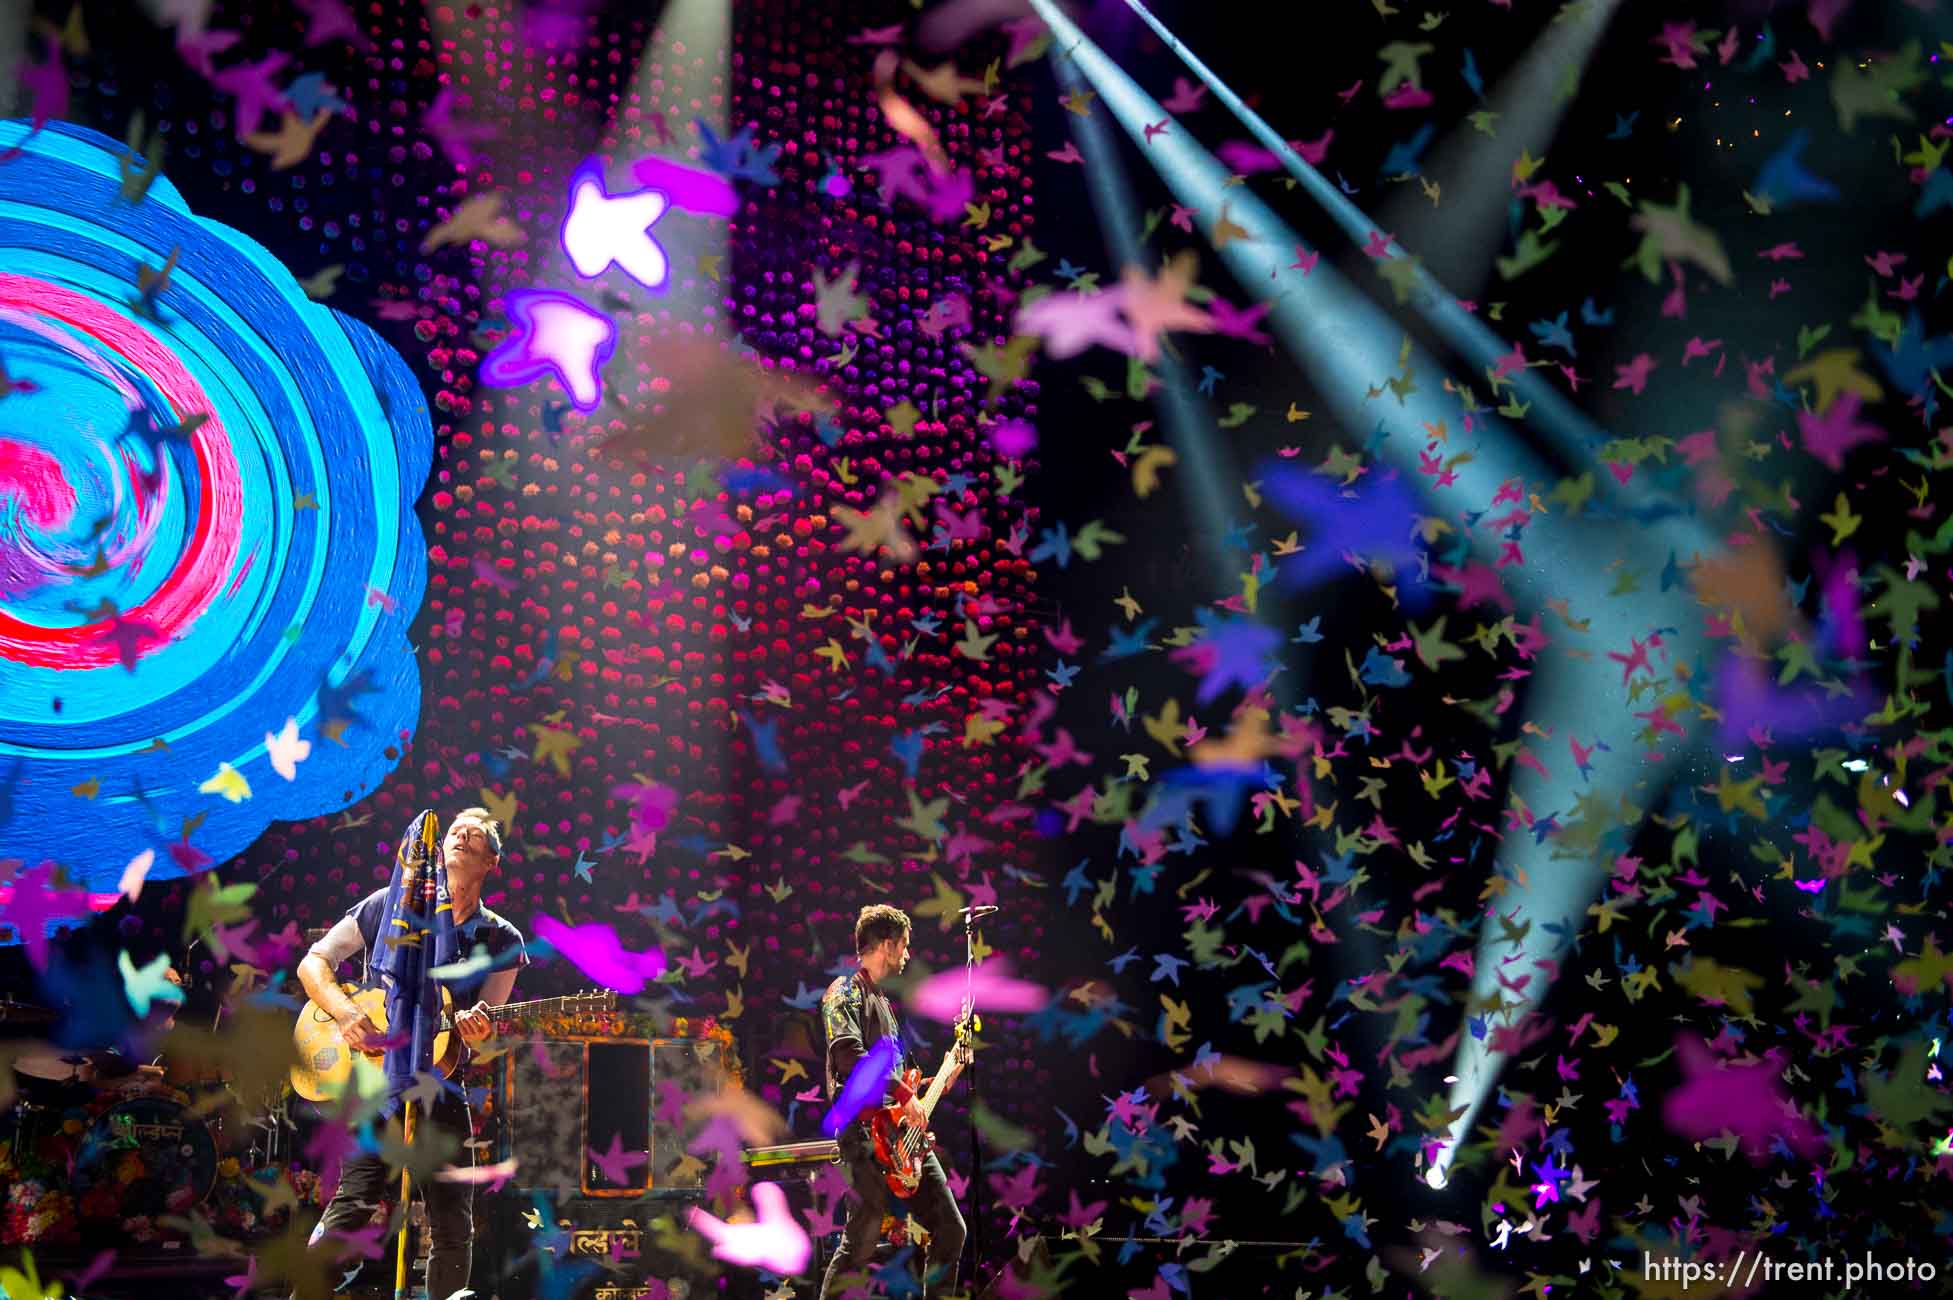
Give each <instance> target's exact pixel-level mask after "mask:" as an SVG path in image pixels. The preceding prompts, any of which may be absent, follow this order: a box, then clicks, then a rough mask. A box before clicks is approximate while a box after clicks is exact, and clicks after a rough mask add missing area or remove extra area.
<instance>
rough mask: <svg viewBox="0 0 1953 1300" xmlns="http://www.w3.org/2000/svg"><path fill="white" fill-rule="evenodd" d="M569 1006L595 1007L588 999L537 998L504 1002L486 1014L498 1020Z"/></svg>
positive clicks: (557, 1009)
mask: <svg viewBox="0 0 1953 1300" xmlns="http://www.w3.org/2000/svg"><path fill="white" fill-rule="evenodd" d="M571 1004H580V1005H587V1006H594V1005H595V1004H594V1003H593V1002H592V1000H591V999H590V998H589V997H562V998H537V999H535V1000H534V1001H532V1002H504V1003H503V1004H502V1005H501V1006H499V1007H490V1008H489V1009H488V1014H489V1015H490V1016H493V1017H496V1018H500V1017H502V1016H506V1015H514V1014H515V1013H517V1012H520V1011H561V1010H562V1009H563V1008H564V1007H566V1006H569V1005H571Z"/></svg>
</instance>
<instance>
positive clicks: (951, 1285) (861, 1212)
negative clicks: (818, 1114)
mask: <svg viewBox="0 0 1953 1300" xmlns="http://www.w3.org/2000/svg"><path fill="white" fill-rule="evenodd" d="M840 1145H841V1158H842V1160H843V1161H844V1162H845V1163H846V1165H847V1170H848V1182H849V1184H850V1185H851V1186H852V1187H853V1188H854V1196H853V1197H850V1198H849V1199H848V1223H847V1226H846V1227H845V1228H843V1229H842V1231H841V1249H840V1250H838V1251H836V1252H835V1254H834V1258H833V1259H830V1260H829V1261H828V1262H827V1274H826V1276H825V1277H823V1278H822V1279H821V1290H820V1294H821V1300H830V1298H831V1297H833V1296H838V1295H840V1294H841V1292H842V1291H843V1290H844V1288H843V1287H842V1286H841V1285H840V1283H839V1282H838V1281H837V1280H836V1279H837V1278H838V1277H839V1275H840V1274H842V1273H845V1272H848V1271H851V1270H852V1271H862V1270H865V1269H866V1267H867V1265H868V1262H869V1260H870V1259H872V1258H873V1257H874V1254H875V1246H876V1244H877V1243H878V1242H880V1240H881V1235H882V1215H883V1214H884V1213H889V1212H891V1207H894V1208H893V1210H892V1212H893V1213H895V1214H903V1213H905V1212H906V1213H907V1214H910V1215H913V1216H914V1217H915V1220H916V1222H918V1223H920V1224H921V1225H922V1226H923V1227H925V1228H927V1229H929V1265H928V1272H927V1274H926V1275H925V1283H926V1287H927V1289H926V1291H925V1294H926V1295H928V1296H930V1297H935V1296H939V1295H943V1294H945V1293H947V1292H950V1291H953V1290H955V1289H956V1268H957V1264H958V1262H959V1261H960V1260H961V1259H962V1257H963V1236H964V1231H965V1230H964V1227H963V1212H962V1211H961V1210H959V1209H957V1208H956V1198H955V1197H953V1196H951V1195H950V1194H949V1180H948V1179H946V1178H944V1177H943V1166H942V1163H941V1162H940V1161H939V1160H937V1159H936V1153H935V1152H933V1151H932V1152H930V1153H929V1155H928V1157H927V1158H926V1159H924V1160H923V1162H922V1183H921V1185H920V1186H919V1187H917V1188H916V1190H915V1195H914V1196H911V1197H909V1198H908V1199H907V1200H906V1201H905V1200H903V1199H902V1198H900V1197H897V1196H895V1195H893V1194H892V1193H890V1191H889V1190H888V1184H887V1183H885V1182H883V1181H882V1168H881V1166H880V1165H878V1164H876V1163H875V1147H874V1142H873V1141H872V1140H871V1139H870V1138H869V1136H868V1134H867V1131H866V1130H865V1129H863V1128H862V1127H861V1126H860V1125H859V1124H851V1125H849V1126H848V1127H847V1128H846V1129H844V1130H842V1133H841V1138H840Z"/></svg>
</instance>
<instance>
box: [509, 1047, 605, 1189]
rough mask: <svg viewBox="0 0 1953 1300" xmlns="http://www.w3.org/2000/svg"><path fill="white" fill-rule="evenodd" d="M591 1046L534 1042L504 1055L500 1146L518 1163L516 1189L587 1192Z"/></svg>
mask: <svg viewBox="0 0 1953 1300" xmlns="http://www.w3.org/2000/svg"><path fill="white" fill-rule="evenodd" d="M588 1046H589V1043H588V1040H585V1039H581V1038H577V1039H567V1038H543V1039H535V1040H531V1041H530V1042H527V1043H524V1044H522V1045H521V1046H518V1047H516V1048H514V1049H513V1050H511V1051H509V1052H508V1053H507V1054H506V1055H504V1056H503V1057H502V1058H501V1059H500V1062H499V1065H500V1066H501V1071H500V1073H501V1078H500V1080H499V1082H500V1084H501V1087H500V1088H499V1089H497V1094H496V1095H497V1098H498V1100H499V1102H500V1104H501V1116H500V1119H501V1124H500V1128H499V1132H498V1145H499V1148H500V1155H501V1158H503V1159H507V1158H508V1157H510V1156H514V1157H515V1159H516V1168H515V1177H514V1179H513V1182H514V1185H515V1186H517V1187H522V1188H538V1189H542V1190H546V1191H549V1192H552V1193H555V1194H575V1193H577V1192H579V1191H581V1190H582V1187H583V1170H584V1152H583V1122H584V1097H585V1089H584V1073H583V1067H584V1056H585V1049H586V1048H587V1047H588Z"/></svg>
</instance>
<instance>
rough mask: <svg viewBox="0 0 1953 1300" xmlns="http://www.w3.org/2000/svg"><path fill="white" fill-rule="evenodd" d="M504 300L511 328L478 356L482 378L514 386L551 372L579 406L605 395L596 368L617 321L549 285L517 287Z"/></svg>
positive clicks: (612, 347)
mask: <svg viewBox="0 0 1953 1300" xmlns="http://www.w3.org/2000/svg"><path fill="white" fill-rule="evenodd" d="M505 306H506V308H507V310H508V314H509V319H510V320H511V321H512V322H514V328H513V329H512V330H511V331H510V332H509V336H508V337H507V338H505V339H503V340H502V342H501V343H500V344H499V345H497V347H496V348H495V350H494V351H493V352H491V353H489V354H488V355H487V356H485V357H483V358H482V362H481V381H482V383H484V384H487V385H488V386H490V387H491V388H516V387H520V386H521V385H523V384H526V383H529V382H530V381H532V380H535V379H539V378H541V377H542V376H543V375H545V374H549V375H554V376H555V377H556V382H557V383H558V384H561V385H562V387H563V391H564V392H566V393H568V394H569V396H570V402H571V403H572V404H573V405H574V406H575V407H576V409H577V410H579V411H581V412H583V413H584V414H586V415H587V414H589V413H590V412H591V411H594V410H596V409H597V403H598V402H600V401H602V400H603V382H602V381H601V380H600V379H599V378H598V376H597V372H598V371H599V370H600V369H602V368H603V364H604V362H606V361H608V360H610V357H611V354H612V353H613V352H615V351H616V350H617V322H616V321H614V320H612V319H611V318H610V317H608V316H606V315H604V314H603V313H601V312H596V311H592V310H591V309H590V308H588V307H586V306H584V305H583V302H582V300H581V299H578V298H575V297H572V296H571V295H569V294H567V293H557V292H556V291H554V290H551V289H519V290H517V291H516V292H514V293H511V294H510V295H509V296H508V298H507V300H506V303H505Z"/></svg>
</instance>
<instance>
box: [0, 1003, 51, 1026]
mask: <svg viewBox="0 0 1953 1300" xmlns="http://www.w3.org/2000/svg"><path fill="white" fill-rule="evenodd" d="M60 1018H61V1016H60V1014H59V1013H58V1012H54V1011H50V1010H48V1009H47V1008H46V1007H37V1006H35V1005H34V1004H33V1003H31V1002H15V1001H14V1000H13V999H11V998H0V1025H5V1024H46V1023H47V1022H48V1021H50V1020H59V1019H60Z"/></svg>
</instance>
